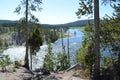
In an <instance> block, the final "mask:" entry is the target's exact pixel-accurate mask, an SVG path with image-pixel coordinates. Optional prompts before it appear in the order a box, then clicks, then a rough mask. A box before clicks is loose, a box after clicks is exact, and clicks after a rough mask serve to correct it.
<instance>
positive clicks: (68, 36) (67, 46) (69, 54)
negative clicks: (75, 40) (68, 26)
mask: <svg viewBox="0 0 120 80" xmlns="http://www.w3.org/2000/svg"><path fill="white" fill-rule="evenodd" d="M67 43H68V44H67V47H68V61H69V66H70V52H69V31H68V40H67Z"/></svg>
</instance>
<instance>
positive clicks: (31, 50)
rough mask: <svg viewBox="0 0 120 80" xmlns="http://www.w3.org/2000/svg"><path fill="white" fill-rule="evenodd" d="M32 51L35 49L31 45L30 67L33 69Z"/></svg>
mask: <svg viewBox="0 0 120 80" xmlns="http://www.w3.org/2000/svg"><path fill="white" fill-rule="evenodd" d="M32 53H33V49H32V47H31V46H30V69H31V70H32Z"/></svg>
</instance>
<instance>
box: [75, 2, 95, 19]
mask: <svg viewBox="0 0 120 80" xmlns="http://www.w3.org/2000/svg"><path fill="white" fill-rule="evenodd" d="M79 5H80V6H79V9H78V11H77V12H76V15H77V16H78V18H80V17H81V16H84V15H87V16H88V15H90V14H92V13H93V0H79Z"/></svg>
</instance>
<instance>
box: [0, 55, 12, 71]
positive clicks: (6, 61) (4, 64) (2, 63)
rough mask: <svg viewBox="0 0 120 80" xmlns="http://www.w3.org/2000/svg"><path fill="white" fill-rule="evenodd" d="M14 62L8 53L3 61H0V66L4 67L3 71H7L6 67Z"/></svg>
mask: <svg viewBox="0 0 120 80" xmlns="http://www.w3.org/2000/svg"><path fill="white" fill-rule="evenodd" d="M10 64H12V62H11V61H10V58H9V56H8V55H6V56H5V57H4V58H3V59H2V60H1V61H0V67H1V68H2V70H3V71H6V67H7V66H9V65H10Z"/></svg>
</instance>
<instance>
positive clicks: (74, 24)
mask: <svg viewBox="0 0 120 80" xmlns="http://www.w3.org/2000/svg"><path fill="white" fill-rule="evenodd" d="M89 21H91V22H92V23H93V22H94V20H93V19H90V20H89ZM17 22H18V21H17V20H16V21H12V20H0V24H16V23H17ZM87 22H88V20H78V21H74V22H69V23H65V24H41V25H42V26H43V27H50V26H51V27H61V26H63V27H73V26H80V25H81V26H82V25H85V24H86V23H87Z"/></svg>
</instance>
